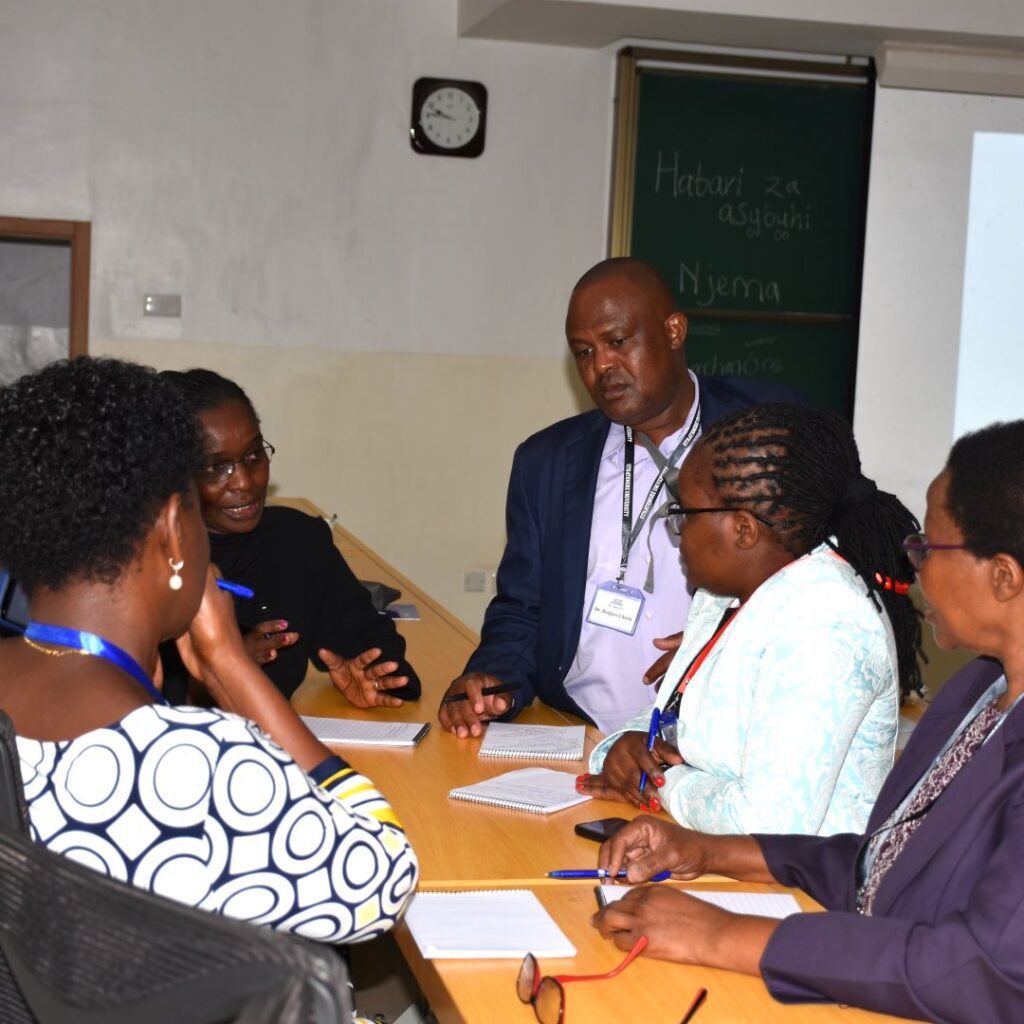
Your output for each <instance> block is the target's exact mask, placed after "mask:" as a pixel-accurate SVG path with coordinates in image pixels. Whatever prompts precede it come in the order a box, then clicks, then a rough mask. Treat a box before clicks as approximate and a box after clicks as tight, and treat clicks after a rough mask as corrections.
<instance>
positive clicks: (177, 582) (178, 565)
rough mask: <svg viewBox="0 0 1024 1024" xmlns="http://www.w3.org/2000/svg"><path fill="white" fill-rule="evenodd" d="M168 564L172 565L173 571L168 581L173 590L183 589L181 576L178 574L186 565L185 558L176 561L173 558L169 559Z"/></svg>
mask: <svg viewBox="0 0 1024 1024" xmlns="http://www.w3.org/2000/svg"><path fill="white" fill-rule="evenodd" d="M167 564H168V565H169V566H170V567H171V569H172V570H173V572H172V573H171V578H170V579H169V580H168V581H167V585H168V586H169V587H170V588H171V590H181V576H179V575H178V574H179V573H180V572H181V569H182V567H183V566H184V565H185V561H184V559H183V560H182V561H180V562H176V561H175V560H174V559H173V558H168V559H167Z"/></svg>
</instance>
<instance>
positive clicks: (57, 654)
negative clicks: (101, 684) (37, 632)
mask: <svg viewBox="0 0 1024 1024" xmlns="http://www.w3.org/2000/svg"><path fill="white" fill-rule="evenodd" d="M21 639H22V640H24V641H25V643H27V644H28V645H29V647H31V648H32V650H33V651H38V652H39V653H40V654H47V655H49V656H50V657H51V658H63V657H64V655H66V654H81V655H83V657H88V656H89V652H88V651H83V650H79V649H78V648H75V647H65V648H64V649H63V650H59V651H54V650H51V649H50V648H49V647H43V645H42V644H37V643H36V642H35V641H34V640H30V639H29V638H28V637H27V636H25V635H24V634H22V637H21Z"/></svg>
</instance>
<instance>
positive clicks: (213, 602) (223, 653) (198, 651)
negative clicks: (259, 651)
mask: <svg viewBox="0 0 1024 1024" xmlns="http://www.w3.org/2000/svg"><path fill="white" fill-rule="evenodd" d="M177 645H178V652H179V653H180V654H181V660H182V661H183V662H184V664H185V669H186V670H187V671H188V674H189V675H190V676H192V677H193V678H195V679H198V680H199V681H200V682H201V683H202V684H203V685H204V686H205V687H206V688H207V689H208V690H209V691H210V694H211V696H212V697H213V699H214V701H216V703H217V705H218V706H219V707H222V708H224V709H225V710H228V711H232V710H234V708H235V702H234V701H233V700H232V698H231V695H230V693H229V692H228V691H227V690H226V689H225V687H224V683H223V679H224V678H228V679H230V678H232V675H233V673H232V672H231V670H230V667H229V668H228V671H227V672H226V673H225V672H223V671H221V667H222V666H225V665H227V666H230V663H231V661H232V660H234V661H235V663H237V662H238V661H239V660H241V661H245V662H250V661H251V659H250V658H249V655H248V654H247V652H246V649H245V645H244V643H243V641H242V635H241V633H239V631H238V622H237V620H236V619H235V606H234V602H233V601H232V600H231V595H230V594H228V593H226V592H225V591H223V590H221V589H220V588H219V587H218V586H217V574H216V572H215V571H214V568H213V565H211V566H210V568H209V569H208V570H207V574H206V586H205V588H204V590H203V600H202V603H201V604H200V605H199V611H198V612H196V616H195V618H194V619H193V620H192V622H191V624H190V625H189V627H188V632H186V633H184V634H183V635H182V636H180V637H178V639H177Z"/></svg>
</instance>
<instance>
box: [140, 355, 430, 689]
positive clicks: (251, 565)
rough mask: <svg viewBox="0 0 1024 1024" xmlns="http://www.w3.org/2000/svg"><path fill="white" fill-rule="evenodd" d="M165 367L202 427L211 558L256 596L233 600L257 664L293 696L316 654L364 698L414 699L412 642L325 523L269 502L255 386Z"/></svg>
mask: <svg viewBox="0 0 1024 1024" xmlns="http://www.w3.org/2000/svg"><path fill="white" fill-rule="evenodd" d="M160 376H161V377H162V378H163V379H164V380H166V381H168V382H169V383H171V384H173V385H174V386H175V387H176V388H177V389H178V390H179V391H180V392H181V394H182V395H183V396H184V397H185V400H186V402H187V404H188V405H189V407H190V408H191V410H192V412H193V413H194V414H195V415H196V416H197V417H198V419H199V421H200V423H201V425H202V434H203V450H204V462H203V466H202V468H201V469H200V471H199V473H198V474H197V476H196V487H197V489H198V491H199V500H200V503H201V506H202V513H203V519H204V520H205V522H206V527H207V529H208V530H209V533H210V557H211V559H212V561H213V562H214V564H215V565H217V567H218V568H219V569H220V570H221V572H222V573H223V574H224V576H225V577H226V578H227V579H230V580H234V581H235V582H237V583H242V584H244V585H245V586H247V587H249V588H250V589H252V590H253V591H254V592H255V594H256V597H255V599H254V600H253V601H246V600H243V599H239V600H238V601H237V602H236V612H237V615H238V621H239V626H240V627H241V629H242V632H243V634H244V636H245V645H246V649H247V650H248V651H249V653H250V654H251V655H252V656H253V658H254V659H255V660H256V662H257V663H258V664H261V665H262V666H263V669H264V671H265V672H266V673H267V675H268V676H270V678H271V679H272V680H273V682H274V684H275V685H276V686H277V688H278V689H279V690H280V691H281V692H282V693H283V694H284V695H285V696H286V697H290V696H291V694H292V693H293V692H294V691H295V690H296V688H297V687H298V686H299V684H300V683H301V682H302V680H303V678H304V677H305V675H306V669H307V667H308V664H309V662H310V660H312V661H313V663H314V664H315V665H316V666H317V668H319V669H321V670H326V671H327V672H329V673H330V677H331V679H332V681H333V682H334V685H335V686H336V687H337V688H338V690H339V691H340V692H341V693H342V694H343V695H344V696H345V697H346V698H347V699H348V700H349V701H351V703H352V704H354V705H355V706H356V707H361V708H369V707H397V706H398V705H400V704H401V703H402V702H403V701H405V700H417V699H418V698H419V696H420V681H419V678H418V677H417V675H416V673H415V672H414V671H413V668H412V666H411V665H410V664H409V663H408V662H407V661H406V660H405V640H404V639H403V638H402V637H401V636H400V635H399V633H398V631H397V630H396V629H395V626H394V623H393V622H392V620H391V619H390V618H388V617H387V616H386V615H380V614H379V613H378V612H377V611H376V609H375V608H374V607H373V604H372V602H371V601H370V596H369V593H368V591H367V590H366V588H365V587H363V586H362V585H361V584H360V583H359V581H358V580H357V579H356V578H355V576H354V575H353V574H352V570H351V569H349V567H348V565H346V563H345V560H344V559H343V558H342V557H341V554H340V553H339V552H338V550H337V548H336V547H335V546H334V543H333V541H332V539H331V531H330V529H329V527H328V526H327V524H326V523H324V522H322V521H321V520H319V519H316V518H314V517H313V516H308V515H306V514H305V513H303V512H299V511H297V510H295V509H289V508H281V507H271V508H267V507H266V498H267V485H268V483H269V480H270V459H271V456H272V455H273V454H274V447H273V445H271V444H270V443H269V442H267V441H265V440H264V438H263V434H262V433H261V432H260V421H259V417H258V416H257V415H256V410H255V408H254V407H253V405H252V402H250V401H249V397H248V396H247V395H246V393H245V392H244V391H243V390H242V389H241V388H240V387H239V386H238V385H237V384H236V383H235V382H234V381H230V380H228V379H226V378H225V377H222V376H220V374H217V373H214V372H213V371H212V370H203V369H194V370H187V371H185V372H184V373H179V372H176V371H166V372H164V373H162V374H161V375H160ZM174 696H175V697H176V698H180V696H181V694H179V693H175V694H174Z"/></svg>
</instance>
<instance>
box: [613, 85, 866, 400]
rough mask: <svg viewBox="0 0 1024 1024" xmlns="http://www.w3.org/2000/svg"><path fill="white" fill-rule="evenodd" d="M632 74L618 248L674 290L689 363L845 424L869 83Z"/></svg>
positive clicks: (854, 319) (854, 342)
mask: <svg viewBox="0 0 1024 1024" xmlns="http://www.w3.org/2000/svg"><path fill="white" fill-rule="evenodd" d="M862 70H863V71H865V72H866V70H867V69H862ZM636 74H637V78H636V92H635V130H634V132H633V133H632V134H631V137H630V138H629V140H628V141H627V142H626V143H625V144H627V145H631V146H632V147H633V156H632V166H631V167H630V171H631V174H630V175H629V177H630V178H631V180H632V194H631V195H630V196H629V197H627V201H628V202H629V203H630V210H629V212H630V216H629V218H628V221H627V223H628V224H629V226H630V227H629V232H628V234H629V238H628V246H627V247H626V248H625V251H627V252H629V253H630V254H632V255H635V256H639V257H641V258H642V259H646V260H649V261H650V262H652V263H654V264H655V265H656V266H658V267H659V268H660V269H661V270H662V272H663V273H664V274H665V276H666V278H667V279H668V281H669V283H670V284H671V286H672V287H673V289H674V290H675V292H676V296H677V298H678V301H679V305H680V308H681V309H683V310H684V312H686V313H687V314H688V316H689V317H690V336H689V339H688V341H687V354H688V358H689V362H690V365H691V366H692V367H693V368H694V369H696V370H697V371H698V372H705V373H719V374H734V375H738V376H748V377H760V378H762V379H769V380H777V381H783V382H785V383H788V384H792V385H794V386H796V387H798V388H800V389H801V390H802V391H803V392H804V393H805V394H806V395H807V396H808V398H809V399H810V400H811V401H812V402H814V403H815V404H816V405H820V406H822V407H826V408H832V409H835V410H837V411H838V412H841V413H843V414H845V415H847V416H849V415H851V413H852V408H853V385H854V378H855V373H856V356H857V351H856V350H857V319H858V312H859V296H860V280H861V265H862V254H863V234H864V210H865V203H866V194H867V165H868V147H869V144H870V118H871V95H872V93H871V80H870V77H869V75H868V74H867V73H865V74H862V75H861V76H859V80H858V78H857V76H854V78H853V80H852V81H842V80H836V78H835V77H834V76H829V75H827V74H826V75H822V76H811V77H809V78H804V79H801V78H795V77H794V78H784V77H783V78H780V77H748V76H746V75H744V74H743V73H742V71H737V72H731V73H722V72H720V71H719V72H712V71H709V72H702V71H696V72H694V71H692V70H691V71H688V72H685V73H680V72H674V71H666V70H664V69H660V68H655V69H645V68H644V67H643V66H642V65H639V66H638V70H637V72H636ZM620 81H621V78H620ZM619 144H620V145H622V144H624V143H623V142H622V140H621V138H620V142H619Z"/></svg>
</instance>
